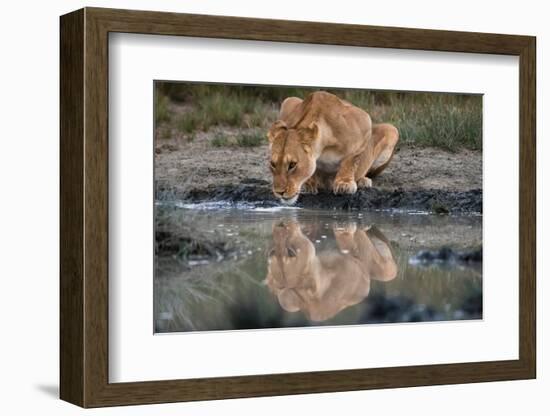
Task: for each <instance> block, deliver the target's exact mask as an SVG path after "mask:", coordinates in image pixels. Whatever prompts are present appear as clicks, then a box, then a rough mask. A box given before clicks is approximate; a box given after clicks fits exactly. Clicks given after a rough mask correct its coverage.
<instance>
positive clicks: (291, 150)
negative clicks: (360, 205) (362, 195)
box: [267, 91, 399, 204]
mask: <svg viewBox="0 0 550 416" xmlns="http://www.w3.org/2000/svg"><path fill="white" fill-rule="evenodd" d="M267 136H268V139H269V148H270V152H271V157H270V168H271V172H272V174H273V194H274V195H275V196H276V197H277V198H279V199H280V200H281V201H282V202H283V203H287V204H293V203H294V202H296V200H297V199H298V196H299V194H300V191H301V189H302V188H303V190H304V191H306V192H310V193H317V192H318V190H319V189H322V188H328V189H332V190H333V192H334V193H337V194H338V193H349V194H353V193H355V192H356V191H357V188H358V187H359V188H361V187H370V186H372V181H371V178H372V177H374V176H376V175H378V174H379V173H380V172H382V170H384V168H385V167H386V166H387V165H388V163H389V162H390V160H391V158H392V156H393V153H394V150H395V145H396V144H397V141H398V139H399V134H398V131H397V129H396V128H395V127H394V126H392V125H391V124H375V125H374V126H373V125H372V123H371V119H370V116H369V115H368V114H367V113H366V112H365V111H363V110H362V109H360V108H358V107H355V106H354V105H352V104H350V103H348V102H347V101H344V100H341V99H340V98H338V97H337V96H335V95H333V94H330V93H327V92H324V91H318V92H314V93H311V94H310V95H308V96H307V97H306V99H305V100H302V99H300V98H297V97H289V98H287V99H285V100H284V101H283V103H282V105H281V109H280V112H279V120H277V121H276V122H275V123H273V125H272V126H271V128H270V129H269V131H268V134H267Z"/></svg>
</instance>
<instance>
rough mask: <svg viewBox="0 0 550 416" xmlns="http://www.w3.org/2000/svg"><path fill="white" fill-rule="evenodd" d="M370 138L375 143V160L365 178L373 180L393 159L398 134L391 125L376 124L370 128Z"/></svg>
mask: <svg viewBox="0 0 550 416" xmlns="http://www.w3.org/2000/svg"><path fill="white" fill-rule="evenodd" d="M372 137H373V141H374V143H375V153H376V154H375V160H374V162H373V164H372V166H371V167H370V168H369V170H368V172H367V176H368V177H370V178H374V177H375V176H377V175H379V174H380V173H381V172H382V171H383V170H384V169H386V167H387V166H388V164H389V163H390V162H391V160H392V158H393V154H394V152H395V146H396V145H397V142H398V141H399V132H398V130H397V129H396V128H395V127H394V126H392V125H391V124H387V123H385V124H376V125H374V126H373V128H372Z"/></svg>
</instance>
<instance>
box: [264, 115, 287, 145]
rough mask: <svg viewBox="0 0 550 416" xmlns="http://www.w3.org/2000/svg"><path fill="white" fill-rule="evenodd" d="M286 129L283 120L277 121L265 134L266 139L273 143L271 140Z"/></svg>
mask: <svg viewBox="0 0 550 416" xmlns="http://www.w3.org/2000/svg"><path fill="white" fill-rule="evenodd" d="M286 129H287V126H286V123H285V122H284V121H283V120H277V121H276V122H275V123H273V124H272V125H271V128H270V129H269V131H268V132H267V138H268V139H269V143H273V140H275V138H276V137H277V136H278V135H279V134H280V133H281V132H283V131H285V130H286Z"/></svg>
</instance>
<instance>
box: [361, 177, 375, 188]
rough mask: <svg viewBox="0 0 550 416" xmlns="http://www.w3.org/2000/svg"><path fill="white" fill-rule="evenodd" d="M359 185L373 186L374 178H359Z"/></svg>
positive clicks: (362, 186)
mask: <svg viewBox="0 0 550 416" xmlns="http://www.w3.org/2000/svg"><path fill="white" fill-rule="evenodd" d="M357 187H358V188H370V187H372V179H371V178H367V177H366V176H365V177H363V178H359V180H358V181H357Z"/></svg>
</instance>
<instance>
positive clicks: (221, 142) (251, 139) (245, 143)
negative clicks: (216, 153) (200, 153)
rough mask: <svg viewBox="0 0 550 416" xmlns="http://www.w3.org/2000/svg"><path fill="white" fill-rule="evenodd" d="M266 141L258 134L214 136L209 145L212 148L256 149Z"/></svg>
mask: <svg viewBox="0 0 550 416" xmlns="http://www.w3.org/2000/svg"><path fill="white" fill-rule="evenodd" d="M265 141H266V139H265V137H264V136H263V135H262V134H260V133H242V134H240V135H238V136H228V135H224V134H216V135H215V136H214V138H213V139H212V141H211V143H212V146H214V147H256V146H261V145H262V144H264V143H265Z"/></svg>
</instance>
